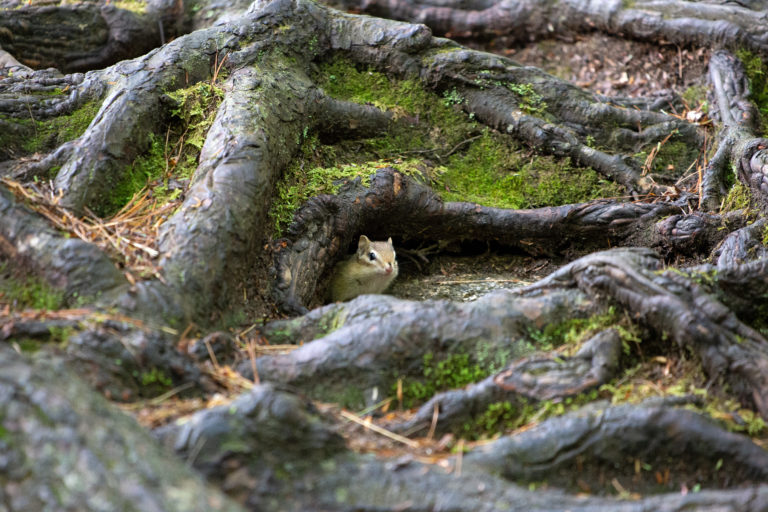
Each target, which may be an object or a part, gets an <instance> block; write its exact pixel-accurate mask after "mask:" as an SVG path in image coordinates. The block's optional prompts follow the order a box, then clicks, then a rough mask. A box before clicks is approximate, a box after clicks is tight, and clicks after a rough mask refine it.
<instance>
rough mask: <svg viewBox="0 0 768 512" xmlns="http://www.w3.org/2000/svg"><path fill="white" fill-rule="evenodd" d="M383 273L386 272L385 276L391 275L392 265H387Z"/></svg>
mask: <svg viewBox="0 0 768 512" xmlns="http://www.w3.org/2000/svg"><path fill="white" fill-rule="evenodd" d="M384 272H386V273H387V274H391V273H392V264H391V263H387V268H386V269H384Z"/></svg>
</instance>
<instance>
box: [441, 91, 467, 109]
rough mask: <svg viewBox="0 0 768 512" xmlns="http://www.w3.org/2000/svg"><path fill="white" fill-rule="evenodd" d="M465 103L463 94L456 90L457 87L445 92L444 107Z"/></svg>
mask: <svg viewBox="0 0 768 512" xmlns="http://www.w3.org/2000/svg"><path fill="white" fill-rule="evenodd" d="M463 102H464V98H463V97H462V96H461V93H459V91H457V90H456V88H455V87H454V88H453V89H451V90H450V91H445V92H443V105H445V106H450V105H461V104H462V103H463Z"/></svg>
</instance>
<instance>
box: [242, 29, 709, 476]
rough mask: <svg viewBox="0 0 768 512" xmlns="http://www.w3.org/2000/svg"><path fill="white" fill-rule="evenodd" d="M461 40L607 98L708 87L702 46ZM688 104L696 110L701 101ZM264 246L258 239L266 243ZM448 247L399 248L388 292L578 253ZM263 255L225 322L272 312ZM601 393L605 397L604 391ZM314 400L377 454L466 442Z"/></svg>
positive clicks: (656, 384)
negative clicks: (405, 438) (399, 433)
mask: <svg viewBox="0 0 768 512" xmlns="http://www.w3.org/2000/svg"><path fill="white" fill-rule="evenodd" d="M459 42H460V43H461V44H464V45H466V46H468V47H472V48H476V49H480V50H485V51H489V52H494V53H497V54H500V55H504V56H507V57H509V58H512V59H514V60H516V61H518V62H520V63H521V64H525V65H529V66H535V67H539V68H541V69H543V70H544V71H546V72H548V73H551V74H553V75H556V76H558V77H560V78H563V79H565V80H568V81H570V82H572V83H574V84H575V85H577V86H579V87H584V88H588V89H590V90H592V91H594V92H596V93H599V94H603V95H606V96H633V97H634V96H654V95H657V94H658V95H662V94H664V93H666V92H668V91H669V90H674V91H675V92H677V93H678V94H680V95H682V96H683V97H684V98H685V92H686V90H689V89H690V88H695V87H702V86H704V85H705V84H706V73H707V66H708V62H709V53H710V52H709V50H707V49H698V50H689V49H684V48H680V47H678V46H675V45H662V46H658V45H656V44H647V43H642V42H636V41H627V40H623V39H617V38H613V37H610V36H606V35H603V34H597V33H595V34H592V35H588V36H583V37H579V38H578V39H576V40H569V41H566V40H559V39H552V40H545V41H541V42H537V43H533V44H530V45H528V46H525V47H510V46H509V45H508V41H507V38H505V37H497V38H495V39H493V40H490V41H488V40H486V41H476V40H460V41H459ZM699 96H701V95H699ZM688 107H689V108H690V109H696V108H697V107H700V105H688ZM672 113H675V112H672ZM270 243H271V242H270V241H266V240H265V241H264V244H265V246H267V245H269V244H270ZM448 249H449V250H447V251H446V250H442V251H440V253H439V254H434V255H429V256H428V261H424V260H423V259H419V258H418V257H417V256H416V255H415V254H414V251H408V250H400V249H398V251H399V252H398V261H399V262H400V277H399V279H398V280H397V281H396V283H395V284H394V285H393V286H392V288H391V289H390V291H389V292H388V293H391V294H392V295H394V296H397V297H400V298H404V299H411V300H427V299H449V300H455V301H469V300H474V299H476V298H477V297H479V296H480V295H482V294H484V293H487V292H490V291H493V290H494V289H500V288H517V287H521V286H525V285H527V284H530V283H533V282H535V281H537V280H539V279H541V278H543V277H544V276H546V275H548V274H549V273H551V272H552V271H554V270H555V269H557V268H558V267H559V266H560V265H562V264H564V263H566V262H567V261H570V260H571V259H574V258H576V257H578V256H580V255H563V256H562V257H561V258H560V259H559V260H557V259H552V258H545V257H541V258H535V257H531V256H528V255H522V254H519V253H510V252H508V251H507V252H499V251H497V250H496V249H495V248H493V247H491V246H487V247H470V248H467V247H461V248H458V247H456V248H448ZM450 249H455V250H453V251H451V250H450ZM467 249H469V250H467ZM268 252H269V251H265V254H263V255H262V256H260V257H259V258H260V261H259V263H260V264H259V265H257V267H258V269H254V270H255V271H254V272H251V273H250V274H249V275H248V276H244V279H243V280H242V283H243V291H242V295H243V297H244V301H243V310H242V311H241V312H240V313H239V314H238V315H239V316H237V315H236V316H235V317H233V318H232V319H230V322H231V323H234V324H237V323H238V320H241V319H242V318H247V319H249V320H250V321H254V320H256V319H262V320H263V321H267V320H271V319H273V318H275V317H276V316H277V315H278V312H277V309H276V307H275V306H274V305H273V304H272V301H271V299H270V294H269V288H268V283H269V282H270V277H269V276H268V275H267V271H266V270H265V269H267V268H269V266H270V265H269V264H270V261H269V260H270V258H271V257H270V256H269V255H268ZM416 252H417V251H416ZM687 263H691V262H687ZM246 329H248V325H247V324H242V325H237V326H236V327H234V328H233V329H232V330H233V331H237V330H240V331H241V332H242V331H244V330H246ZM244 357H245V355H244ZM683 376H685V378H686V379H688V380H689V383H690V384H692V385H694V386H696V387H701V386H705V385H706V380H705V378H704V376H703V375H702V374H701V371H700V370H699V369H698V365H696V364H694V363H693V362H691V361H690V360H688V359H686V358H685V357H684V356H683V355H682V354H681V357H680V358H676V359H675V358H664V357H657V358H653V357H649V358H648V362H646V363H643V364H642V365H638V366H637V367H636V368H635V369H634V370H633V371H632V372H630V374H629V375H628V376H627V377H625V378H624V379H623V381H622V382H620V383H617V386H621V385H626V386H629V387H632V386H645V387H646V388H648V389H649V392H650V393H651V394H659V395H661V394H664V389H665V388H667V387H668V386H672V385H674V384H675V383H677V382H678V381H679V379H680V378H681V377H683ZM652 388H653V389H652ZM604 398H610V393H609V394H606V396H605V397H604ZM318 405H319V407H320V409H321V410H322V411H324V412H325V413H327V414H330V415H332V416H335V417H337V419H339V421H338V423H337V424H338V425H339V429H340V431H341V433H342V434H343V435H344V436H345V437H346V438H347V440H348V443H349V445H350V447H351V448H352V449H355V450H358V451H365V452H375V453H378V454H379V455H381V456H391V455H393V454H400V455H404V454H408V455H411V456H415V457H417V458H419V459H420V460H423V461H425V462H434V463H438V464H439V463H440V460H441V459H443V458H444V457H446V456H447V455H449V454H450V453H451V452H452V451H453V452H455V451H456V450H457V448H459V446H458V445H457V443H461V446H465V445H464V443H465V441H462V440H457V439H456V438H455V437H454V436H452V435H450V434H449V435H447V436H443V437H442V438H439V439H433V438H431V437H427V438H422V439H418V440H417V441H414V443H416V444H417V445H418V447H416V445H407V444H405V443H404V442H402V441H398V440H396V439H392V438H389V437H386V436H383V435H381V434H379V433H375V432H372V431H371V430H369V429H368V428H367V427H366V426H364V425H361V424H359V423H355V422H350V421H344V420H342V416H341V415H342V414H343V411H342V409H341V408H339V407H338V406H335V405H333V404H318ZM411 414H413V411H407V410H402V409H400V408H399V407H398V404H397V400H396V399H392V401H391V402H390V403H389V404H387V405H384V406H383V407H381V408H380V409H379V410H378V412H377V414H376V416H377V417H378V418H379V419H385V420H386V419H389V420H392V419H395V418H397V419H398V420H402V419H405V418H407V417H408V416H409V415H411ZM533 424H535V422H533V423H531V424H529V425H524V426H522V427H521V428H520V429H518V430H525V429H526V428H530V427H531V426H532V425H533ZM484 442H487V440H482V439H481V440H479V441H474V442H467V444H466V446H467V447H469V446H470V445H474V444H477V443H484Z"/></svg>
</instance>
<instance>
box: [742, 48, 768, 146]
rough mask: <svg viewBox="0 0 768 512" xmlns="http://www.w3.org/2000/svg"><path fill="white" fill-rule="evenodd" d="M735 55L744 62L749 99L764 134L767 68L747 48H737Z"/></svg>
mask: <svg viewBox="0 0 768 512" xmlns="http://www.w3.org/2000/svg"><path fill="white" fill-rule="evenodd" d="M736 56H737V57H738V58H739V60H741V62H742V63H743V64H744V69H745V71H746V73H747V77H748V78H749V86H750V89H751V91H752V96H751V99H752V101H754V102H755V104H756V105H757V109H758V111H759V112H760V124H761V127H762V130H763V132H762V134H761V135H763V136H765V135H766V134H768V68H767V67H766V64H765V63H764V62H763V59H762V58H760V56H759V55H756V54H754V53H752V52H750V51H749V50H743V49H742V50H737V51H736Z"/></svg>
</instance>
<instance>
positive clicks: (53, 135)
mask: <svg viewBox="0 0 768 512" xmlns="http://www.w3.org/2000/svg"><path fill="white" fill-rule="evenodd" d="M100 107H101V102H99V101H91V102H88V103H86V104H85V105H83V106H82V107H80V108H79V109H77V110H75V111H74V112H72V113H71V114H68V115H64V116H58V117H54V118H52V119H49V120H46V121H34V122H33V123H32V127H33V133H34V135H33V136H32V137H30V138H28V139H27V140H26V141H24V143H23V144H22V149H23V150H24V151H26V152H28V153H35V152H38V151H45V150H48V149H51V148H55V147H58V146H60V145H61V144H63V143H65V142H67V141H70V140H73V139H76V138H77V137H79V136H81V135H82V134H83V133H84V132H85V130H86V128H88V125H90V124H91V121H93V118H94V117H96V114H97V113H98V112H99V108H100Z"/></svg>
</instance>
